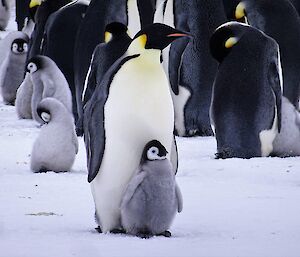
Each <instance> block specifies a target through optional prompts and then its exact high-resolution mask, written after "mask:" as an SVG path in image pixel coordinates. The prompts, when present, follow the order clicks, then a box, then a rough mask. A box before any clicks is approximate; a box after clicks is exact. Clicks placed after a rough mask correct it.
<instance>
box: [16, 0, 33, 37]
mask: <svg viewBox="0 0 300 257" xmlns="http://www.w3.org/2000/svg"><path fill="white" fill-rule="evenodd" d="M29 4H30V0H16V22H17V26H18V30H19V31H22V30H23V28H24V27H25V25H26V22H28V20H29V18H30V14H29Z"/></svg>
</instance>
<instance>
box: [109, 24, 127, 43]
mask: <svg viewBox="0 0 300 257" xmlns="http://www.w3.org/2000/svg"><path fill="white" fill-rule="evenodd" d="M127 31H128V29H127V26H126V25H124V24H123V23H120V22H112V23H109V24H108V25H106V27H105V34H104V41H105V43H108V42H109V41H111V40H112V39H113V38H118V37H121V36H123V35H126V34H127V35H128V33H127Z"/></svg>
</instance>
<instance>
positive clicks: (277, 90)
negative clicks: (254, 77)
mask: <svg viewBox="0 0 300 257" xmlns="http://www.w3.org/2000/svg"><path fill="white" fill-rule="evenodd" d="M268 80H269V83H270V85H271V88H272V91H273V93H274V96H275V102H276V109H277V117H278V132H280V130H281V98H282V93H281V87H280V78H279V74H278V68H277V65H276V63H275V62H272V63H271V65H270V70H269V74H268Z"/></svg>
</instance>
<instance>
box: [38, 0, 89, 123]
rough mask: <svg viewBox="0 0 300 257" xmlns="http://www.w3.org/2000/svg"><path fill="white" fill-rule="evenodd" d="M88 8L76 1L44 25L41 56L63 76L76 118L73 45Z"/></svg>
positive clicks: (83, 0)
mask: <svg viewBox="0 0 300 257" xmlns="http://www.w3.org/2000/svg"><path fill="white" fill-rule="evenodd" d="M87 7H88V1H87V0H77V1H74V2H71V3H70V4H68V5H66V6H64V7H62V8H60V9H59V10H58V11H56V12H54V13H53V14H51V15H50V16H49V18H48V20H47V23H46V25H45V31H44V36H43V40H42V42H43V43H42V51H41V53H42V55H46V56H48V57H50V58H51V59H52V60H53V61H54V62H55V63H56V64H57V66H58V68H59V69H60V70H61V71H62V73H63V74H64V75H65V77H66V79H67V81H68V83H69V86H70V90H71V93H72V100H73V114H74V116H75V118H76V116H77V106H76V98H75V94H76V93H75V86H74V45H75V39H76V34H77V30H78V28H79V25H80V23H81V21H82V19H83V17H84V15H85V12H86V10H87Z"/></svg>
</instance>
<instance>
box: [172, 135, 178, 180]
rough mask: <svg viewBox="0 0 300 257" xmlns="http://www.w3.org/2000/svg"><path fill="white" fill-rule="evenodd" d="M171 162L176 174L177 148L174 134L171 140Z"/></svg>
mask: <svg viewBox="0 0 300 257" xmlns="http://www.w3.org/2000/svg"><path fill="white" fill-rule="evenodd" d="M171 163H172V166H173V170H174V173H175V174H177V171H178V150H177V143H176V138H175V136H173V142H172V150H171Z"/></svg>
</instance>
